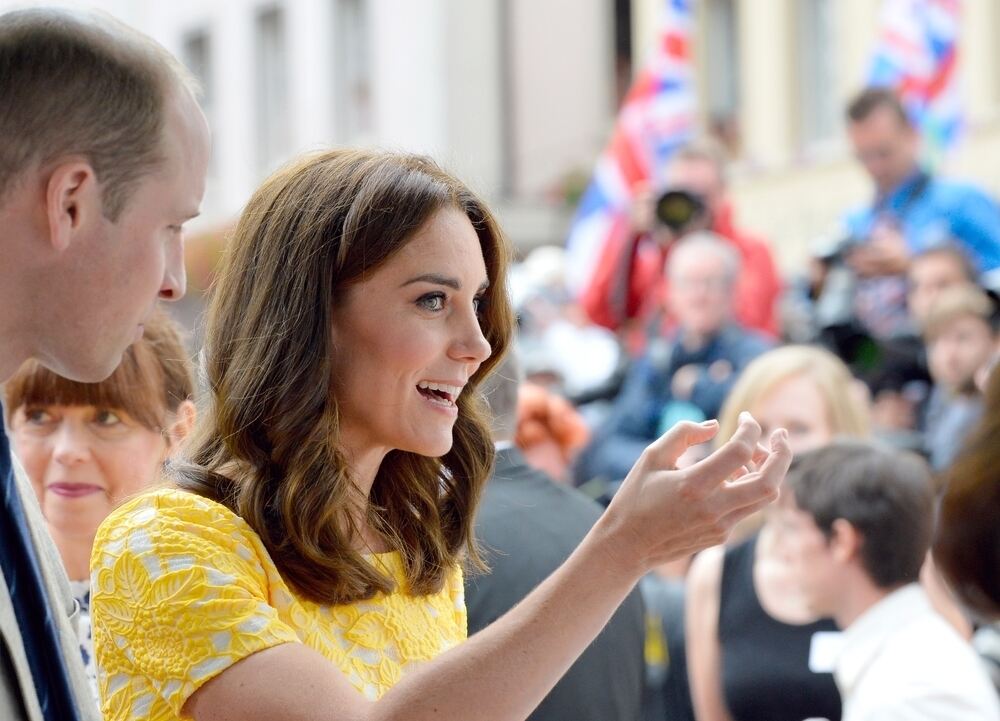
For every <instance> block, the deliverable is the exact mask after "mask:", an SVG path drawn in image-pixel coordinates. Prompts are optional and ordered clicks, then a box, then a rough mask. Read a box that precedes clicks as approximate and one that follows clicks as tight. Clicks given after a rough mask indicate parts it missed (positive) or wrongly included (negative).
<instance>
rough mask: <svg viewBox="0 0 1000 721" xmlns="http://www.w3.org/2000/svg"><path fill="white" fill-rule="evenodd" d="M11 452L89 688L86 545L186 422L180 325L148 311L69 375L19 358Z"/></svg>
mask: <svg viewBox="0 0 1000 721" xmlns="http://www.w3.org/2000/svg"><path fill="white" fill-rule="evenodd" d="M4 393H5V398H4V407H5V408H6V409H7V421H8V424H9V425H10V428H11V439H12V440H13V447H14V452H15V453H16V454H17V456H18V457H19V458H20V459H21V462H22V463H23V464H24V467H25V470H26V471H27V473H28V477H29V478H30V480H31V484H32V486H33V487H34V489H35V494H36V495H37V496H38V503H39V504H40V505H41V507H42V512H43V513H44V515H45V520H46V522H47V525H48V530H49V533H50V534H51V535H52V539H53V540H54V541H55V542H56V547H57V548H58V549H59V555H60V557H61V558H62V562H63V565H64V566H65V568H66V572H67V575H68V576H69V580H70V585H71V586H72V589H73V595H74V596H75V597H76V601H77V604H78V605H79V608H80V626H79V632H80V645H81V651H82V653H83V662H84V667H85V669H86V671H87V676H88V678H89V680H90V683H91V686H92V689H93V692H94V696H95V698H96V696H97V686H96V669H95V666H94V647H93V641H92V640H91V632H90V554H91V549H92V547H93V545H94V536H95V535H96V533H97V527H98V526H100V525H101V522H102V521H103V520H104V519H105V518H106V517H107V516H108V514H109V513H111V511H112V510H113V509H114V508H115V507H116V506H117V505H118V504H120V503H121V502H122V501H124V500H126V499H127V498H129V497H130V496H132V495H134V494H136V493H138V492H140V491H142V490H144V489H146V488H147V487H149V486H151V485H153V484H155V483H157V482H158V481H159V480H160V473H161V470H162V466H163V463H164V461H165V460H166V458H167V456H168V454H169V453H171V452H172V451H173V450H174V449H175V448H176V447H177V445H178V444H179V443H180V441H181V440H182V439H183V438H184V436H186V435H187V432H188V431H189V430H190V429H191V426H192V425H193V424H194V415H195V409H194V404H193V403H192V401H191V399H192V398H193V396H194V380H193V372H192V366H191V362H190V361H189V360H188V357H187V353H186V351H185V349H184V344H183V342H182V341H181V330H180V328H179V326H178V325H177V324H176V323H175V322H174V321H173V320H171V319H170V318H169V317H168V316H167V315H166V314H165V313H163V312H162V311H158V312H156V313H154V314H153V315H152V316H150V318H149V319H148V320H147V321H146V322H145V323H144V330H143V335H142V338H141V339H140V340H138V341H136V342H135V343H134V344H133V345H131V346H129V348H128V349H127V350H126V351H125V354H124V355H123V357H122V362H121V365H119V366H118V368H117V369H116V370H115V372H114V373H113V374H112V375H111V377H110V378H108V379H107V380H104V381H101V382H100V383H77V382H75V381H70V380H66V379H65V378H61V377H60V376H57V375H56V374H55V373H53V372H52V371H50V370H48V369H47V368H44V367H43V366H42V365H40V364H39V363H38V362H37V361H33V360H32V361H28V362H27V363H25V364H24V365H23V366H21V368H20V369H19V370H18V371H17V373H15V374H14V375H13V376H12V377H11V378H10V380H9V381H7V383H6V385H5V386H4Z"/></svg>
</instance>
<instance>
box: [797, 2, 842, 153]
mask: <svg viewBox="0 0 1000 721" xmlns="http://www.w3.org/2000/svg"><path fill="white" fill-rule="evenodd" d="M835 4H836V3H835V2H834V0H795V8H796V15H797V17H796V29H795V30H796V32H795V38H796V44H795V58H796V60H797V62H796V67H797V73H798V74H797V80H798V88H797V90H798V93H797V97H798V102H797V103H796V108H797V115H798V117H797V128H798V138H799V145H800V146H801V148H802V149H809V148H811V147H815V146H817V145H820V144H823V143H825V142H827V141H830V140H831V139H833V138H835V137H836V136H837V134H838V132H839V129H840V125H841V119H840V112H841V109H840V104H839V99H838V97H837V93H836V87H837V74H836V57H835V52H836V47H835V28H836V24H835V20H836V17H835Z"/></svg>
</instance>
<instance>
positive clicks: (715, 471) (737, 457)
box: [687, 411, 760, 493]
mask: <svg viewBox="0 0 1000 721" xmlns="http://www.w3.org/2000/svg"><path fill="white" fill-rule="evenodd" d="M759 439H760V426H759V425H758V424H757V421H755V420H754V418H753V416H751V415H750V414H749V413H747V412H746V411H744V412H743V413H740V423H739V426H738V427H737V428H736V432H735V433H734V434H733V437H732V438H730V439H729V440H728V441H726V443H725V444H724V445H723V446H722V448H720V449H718V450H717V451H715V452H714V453H712V454H711V455H710V456H708V458H705V459H704V460H701V461H698V462H697V463H695V464H694V465H693V466H691V467H690V468H689V469H688V470H687V473H688V476H689V478H690V481H691V482H692V483H694V484H696V485H698V486H700V489H699V490H701V491H702V492H705V493H708V492H711V491H712V490H714V489H715V488H716V487H717V486H719V485H721V484H722V482H723V481H725V480H726V479H727V478H730V477H731V476H732V475H733V473H735V472H736V471H737V470H739V469H740V468H742V467H743V466H745V465H747V464H748V463H751V462H752V461H753V457H754V455H755V454H756V452H757V445H758V444H757V441H758V440H759Z"/></svg>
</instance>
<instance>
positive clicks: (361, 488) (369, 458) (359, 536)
mask: <svg viewBox="0 0 1000 721" xmlns="http://www.w3.org/2000/svg"><path fill="white" fill-rule="evenodd" d="M343 453H344V458H345V460H346V461H347V464H348V466H349V467H350V469H351V480H352V481H353V483H354V487H355V489H356V491H357V495H356V496H355V503H354V504H353V505H354V510H353V512H352V515H353V518H354V524H355V528H356V529H357V533H356V537H355V538H354V540H353V544H352V545H354V546H355V548H357V550H359V551H361V552H362V553H381V552H383V551H386V550H389V549H388V547H387V545H386V543H385V539H384V538H382V536H381V535H380V534H379V533H378V531H377V530H376V529H374V528H372V527H371V525H370V524H369V523H368V500H369V498H370V497H371V491H372V486H374V485H375V478H376V477H377V476H378V471H379V468H381V466H382V461H384V460H385V457H386V456H387V455H388V454H389V451H388V450H387V449H384V448H371V449H365V450H364V451H361V452H356V451H352V450H350V449H349V448H344V450H343Z"/></svg>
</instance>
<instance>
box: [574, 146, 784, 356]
mask: <svg viewBox="0 0 1000 721" xmlns="http://www.w3.org/2000/svg"><path fill="white" fill-rule="evenodd" d="M725 166H726V161H725V157H724V153H723V151H722V150H721V149H720V148H719V147H718V146H716V145H715V144H713V143H711V142H708V141H701V142H694V143H691V144H689V145H686V146H684V147H682V148H680V149H679V150H678V151H677V152H676V153H675V154H674V155H673V156H672V158H671V160H670V164H669V166H668V167H667V168H666V172H665V182H664V183H663V186H662V187H657V188H653V189H650V190H647V191H645V192H639V193H637V195H636V199H635V202H634V205H633V208H632V213H631V216H630V217H627V218H623V219H622V220H621V222H620V223H619V224H618V225H617V226H616V227H615V228H613V229H612V231H611V234H610V237H609V238H608V240H607V242H606V243H605V245H604V248H603V249H602V254H601V257H600V259H599V260H598V262H597V263H596V264H595V270H594V274H593V276H592V277H591V279H590V281H589V282H588V284H587V285H586V286H585V288H584V290H583V292H582V294H581V298H580V302H581V305H582V306H583V309H584V310H585V311H586V313H587V315H588V316H589V317H590V318H591V320H593V321H594V322H595V323H598V324H600V325H603V326H605V327H607V328H611V329H613V330H618V329H622V328H623V327H626V326H629V325H631V326H635V325H638V326H639V328H640V329H642V328H644V327H645V325H646V322H647V321H648V320H649V319H650V317H651V316H653V315H656V314H657V313H658V312H659V311H660V308H661V303H662V299H663V298H664V297H665V295H666V292H667V289H666V287H665V285H666V284H665V279H664V277H663V273H662V268H663V263H664V259H665V258H666V257H667V256H668V255H669V254H670V250H671V248H672V247H673V246H674V245H675V244H676V241H677V240H679V239H680V238H681V237H683V236H684V235H686V234H689V233H692V232H697V231H701V230H706V229H708V230H711V231H713V232H714V233H716V234H717V235H719V236H721V237H722V238H724V239H725V241H726V242H727V243H728V244H729V245H730V246H731V247H732V248H733V249H734V250H735V251H736V252H737V254H738V255H739V258H740V262H741V264H742V268H743V270H742V273H741V274H740V277H739V278H738V280H737V283H736V286H735V289H734V293H735V297H736V318H737V320H738V321H739V322H740V323H742V324H743V325H744V326H746V327H747V328H753V329H756V330H759V331H761V332H763V333H765V334H768V335H772V336H776V335H777V334H778V320H777V308H776V302H777V299H778V295H779V293H780V292H781V281H780V279H779V276H778V273H777V270H776V269H775V266H774V260H773V258H772V257H771V251H770V248H769V247H768V245H767V243H766V242H764V241H762V240H760V239H758V238H755V237H752V236H751V235H749V234H748V233H746V232H744V231H742V230H740V229H737V228H736V226H735V225H734V224H733V217H732V207H731V205H730V203H729V200H728V198H727V196H726V167H725ZM670 191H682V192H681V193H678V194H676V195H674V196H671V198H670V199H668V200H667V202H663V200H664V198H665V195H664V193H665V192H670ZM657 193H658V194H659V195H658V196H657ZM657 210H659V211H660V212H657ZM668 223H669V224H670V225H668ZM671 226H672V227H671ZM633 321H634V322H633ZM630 322H631V323H630ZM668 322H669V319H668ZM639 333H640V335H641V330H640V332H639ZM642 340H644V338H640V339H639V341H638V343H635V344H630V345H633V346H637V345H641V342H642Z"/></svg>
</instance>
